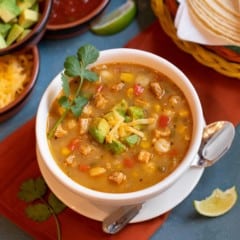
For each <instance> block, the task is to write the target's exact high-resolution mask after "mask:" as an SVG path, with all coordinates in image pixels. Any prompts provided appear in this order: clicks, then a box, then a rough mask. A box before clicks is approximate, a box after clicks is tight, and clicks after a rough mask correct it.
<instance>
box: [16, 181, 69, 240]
mask: <svg viewBox="0 0 240 240" xmlns="http://www.w3.org/2000/svg"><path fill="white" fill-rule="evenodd" d="M18 197H19V198H20V199H21V200H23V201H25V202H26V203H28V205H27V206H26V208H25V212H26V215H27V217H29V218H30V219H32V220H34V221H37V222H42V221H45V220H47V219H48V218H49V217H51V216H53V217H54V219H55V222H56V226H57V236H58V237H57V239H58V240H60V239H61V227H60V222H59V220H58V216H57V214H59V213H61V212H62V211H63V210H64V209H65V208H66V206H65V204H63V203H62V202H61V201H60V200H59V199H58V198H57V197H56V196H55V195H54V194H53V193H52V192H51V191H50V190H49V189H48V187H47V185H46V183H45V181H44V179H43V178H42V177H38V178H36V179H32V178H31V179H28V180H26V181H24V182H23V183H22V184H21V186H20V190H19V192H18Z"/></svg>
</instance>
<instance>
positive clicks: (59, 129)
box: [54, 124, 67, 138]
mask: <svg viewBox="0 0 240 240" xmlns="http://www.w3.org/2000/svg"><path fill="white" fill-rule="evenodd" d="M66 134H67V131H66V130H64V129H63V127H62V124H59V125H58V127H57V129H56V131H55V133H54V136H55V137H56V138H61V137H64V136H65V135H66Z"/></svg>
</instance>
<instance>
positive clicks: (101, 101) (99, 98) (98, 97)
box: [94, 92, 108, 109]
mask: <svg viewBox="0 0 240 240" xmlns="http://www.w3.org/2000/svg"><path fill="white" fill-rule="evenodd" d="M94 101H95V105H96V107H97V108H100V109H103V108H104V107H105V105H106V103H107V102H108V101H107V100H106V98H104V97H103V95H102V94H101V93H99V92H98V93H96V94H95V96H94Z"/></svg>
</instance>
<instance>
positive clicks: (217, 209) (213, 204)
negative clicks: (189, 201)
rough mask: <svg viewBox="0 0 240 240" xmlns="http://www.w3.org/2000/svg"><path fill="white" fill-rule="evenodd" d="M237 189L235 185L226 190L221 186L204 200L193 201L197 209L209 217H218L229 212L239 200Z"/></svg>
mask: <svg viewBox="0 0 240 240" xmlns="http://www.w3.org/2000/svg"><path fill="white" fill-rule="evenodd" d="M237 198H238V195H237V191H236V188H235V187H234V186H233V187H231V188H229V189H227V190H226V191H222V190H220V189H219V188H217V189H215V190H214V191H213V192H212V194H211V195H210V196H209V197H207V198H206V199H204V200H201V201H197V200H195V201H194V202H193V205H194V207H195V209H196V211H197V212H198V213H199V214H201V215H204V216H207V217H217V216H220V215H223V214H225V213H227V212H228V211H229V210H230V209H231V208H232V207H233V206H234V205H235V203H236V202H237Z"/></svg>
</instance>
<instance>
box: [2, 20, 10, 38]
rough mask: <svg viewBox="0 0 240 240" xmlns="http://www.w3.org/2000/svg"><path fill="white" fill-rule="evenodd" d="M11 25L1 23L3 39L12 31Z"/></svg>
mask: <svg viewBox="0 0 240 240" xmlns="http://www.w3.org/2000/svg"><path fill="white" fill-rule="evenodd" d="M11 27H12V26H11V24H8V23H0V34H1V35H2V37H4V38H5V37H6V36H7V34H8V32H9V30H10V29H11Z"/></svg>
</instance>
